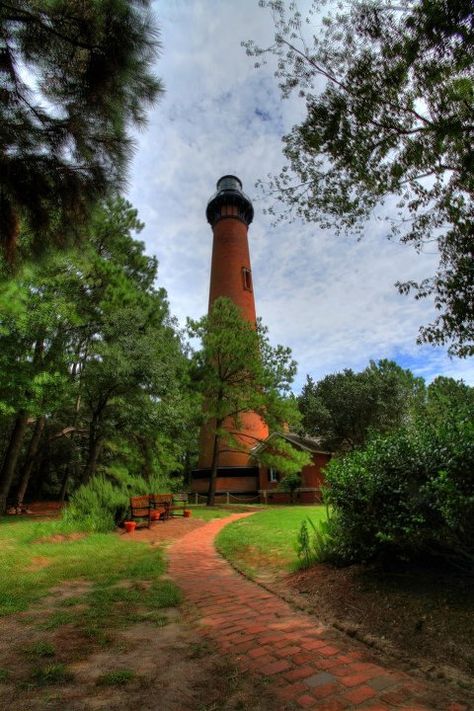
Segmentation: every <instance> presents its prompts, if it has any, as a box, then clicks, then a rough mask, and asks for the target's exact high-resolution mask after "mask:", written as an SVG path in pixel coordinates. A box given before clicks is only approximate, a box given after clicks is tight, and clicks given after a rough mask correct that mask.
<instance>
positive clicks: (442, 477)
mask: <svg viewBox="0 0 474 711" xmlns="http://www.w3.org/2000/svg"><path fill="white" fill-rule="evenodd" d="M473 473H474V424H473V422H472V418H469V417H465V416H463V415H461V414H458V415H452V416H450V415H447V416H446V417H445V418H444V419H443V420H442V421H437V422H436V423H435V424H433V423H431V422H430V421H428V420H426V419H425V420H420V421H418V422H417V423H416V425H415V426H411V427H407V428H403V429H400V430H398V431H397V432H395V433H393V434H391V435H389V436H377V437H375V438H374V439H373V440H372V441H371V442H370V443H369V444H368V446H367V447H366V448H365V449H363V450H359V451H354V452H352V453H350V454H348V455H347V456H346V457H344V458H340V459H335V460H333V461H332V462H330V464H329V465H328V466H327V467H326V480H327V491H326V500H327V502H328V503H330V504H331V506H332V508H333V515H332V517H331V519H330V521H329V523H328V527H329V533H330V538H331V545H330V548H331V556H332V558H333V559H336V560H338V561H341V562H344V563H350V562H361V561H362V562H363V561H368V560H373V559H380V558H381V559H387V558H390V557H396V558H398V559H402V560H415V559H420V557H424V558H426V557H427V556H428V557H430V558H433V557H439V558H442V559H443V561H444V562H448V563H450V564H454V565H456V566H460V567H462V568H463V569H465V570H466V569H467V570H473V569H474V477H473Z"/></svg>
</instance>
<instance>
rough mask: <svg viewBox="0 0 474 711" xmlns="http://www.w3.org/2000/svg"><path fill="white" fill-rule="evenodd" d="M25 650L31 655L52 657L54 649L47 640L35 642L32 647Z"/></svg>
mask: <svg viewBox="0 0 474 711" xmlns="http://www.w3.org/2000/svg"><path fill="white" fill-rule="evenodd" d="M25 652H26V653H27V654H28V655H30V656H32V657H54V655H55V654H56V652H55V649H54V647H53V645H52V644H50V643H49V642H43V641H40V642H36V644H34V645H33V646H32V647H29V648H28V649H26V650H25Z"/></svg>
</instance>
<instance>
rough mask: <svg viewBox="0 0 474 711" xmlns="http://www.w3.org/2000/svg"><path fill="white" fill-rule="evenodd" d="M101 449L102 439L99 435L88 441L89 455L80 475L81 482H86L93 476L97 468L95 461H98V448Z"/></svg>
mask: <svg viewBox="0 0 474 711" xmlns="http://www.w3.org/2000/svg"><path fill="white" fill-rule="evenodd" d="M101 449H102V441H101V439H100V437H97V438H95V439H93V440H91V441H90V443H89V455H88V457H87V464H86V468H85V469H84V473H83V475H82V482H81V483H82V484H87V483H88V482H89V481H90V480H91V479H92V477H93V476H95V472H96V469H97V462H98V461H99V454H100V450H101Z"/></svg>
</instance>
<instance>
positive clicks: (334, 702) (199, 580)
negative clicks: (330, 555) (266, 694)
mask: <svg viewBox="0 0 474 711" xmlns="http://www.w3.org/2000/svg"><path fill="white" fill-rule="evenodd" d="M251 515H253V514H247V513H244V514H233V515H231V516H229V517H226V518H224V519H214V520H212V521H210V522H209V523H208V524H206V525H205V526H203V527H202V528H198V529H196V530H194V531H192V532H190V533H189V534H186V535H185V536H183V537H182V538H180V539H179V540H177V541H175V542H174V543H173V544H172V546H171V547H170V548H169V551H168V555H169V574H170V576H171V577H172V578H173V579H174V580H175V582H176V583H177V584H178V585H179V586H180V587H181V589H182V590H183V592H184V595H185V597H186V599H187V600H188V601H189V602H191V603H193V604H194V605H196V606H197V608H198V609H199V612H200V614H201V620H200V624H201V626H202V630H203V635H206V636H209V638H211V639H212V640H213V641H214V642H215V643H216V644H217V646H218V647H219V648H220V649H221V650H222V651H223V652H224V653H227V654H229V655H233V656H234V657H235V658H236V661H237V664H238V665H239V666H240V668H241V669H243V670H252V672H254V673H258V674H262V675H264V676H266V677H269V678H271V680H272V682H273V684H272V689H273V691H274V693H275V695H276V696H277V697H278V698H279V699H280V701H281V703H282V706H281V707H280V709H278V711H283V709H291V708H296V709H318V710H319V711H340V710H342V709H372V711H389V709H394V708H397V709H404V710H405V711H468V706H466V705H464V704H461V703H455V702H453V701H451V700H449V699H448V696H447V695H446V696H444V698H443V691H442V689H441V688H440V686H439V685H437V684H432V683H430V682H421V681H419V680H418V679H414V678H412V677H410V676H409V675H408V674H405V673H404V672H400V671H398V670H393V669H390V668H389V667H387V666H384V665H382V664H374V663H372V662H370V661H367V660H366V659H364V654H363V652H361V651H360V650H359V649H355V648H354V645H352V644H351V642H350V640H349V639H348V640H347V641H346V640H342V641H341V639H340V638H338V639H337V640H336V641H335V634H334V631H333V630H331V628H329V627H325V626H323V625H321V624H319V625H318V624H317V622H316V621H315V619H314V617H310V616H309V615H308V614H307V613H305V612H300V611H295V610H294V609H293V608H292V607H291V606H290V605H289V604H288V603H287V602H286V601H285V600H283V599H282V598H281V597H278V596H276V595H275V594H274V593H272V592H271V591H269V590H268V589H266V588H263V587H261V586H260V585H258V584H257V583H254V582H252V581H251V580H249V579H248V578H246V577H244V576H243V575H242V574H241V573H239V572H237V571H236V570H235V569H233V568H232V567H231V566H230V565H229V563H228V562H227V561H226V560H224V558H222V557H221V556H220V555H219V553H218V552H217V551H216V549H215V546H214V540H215V537H216V535H217V534H218V533H219V532H220V531H221V530H222V528H224V526H226V525H227V524H229V523H231V522H233V521H237V520H239V519H241V518H245V517H247V516H251Z"/></svg>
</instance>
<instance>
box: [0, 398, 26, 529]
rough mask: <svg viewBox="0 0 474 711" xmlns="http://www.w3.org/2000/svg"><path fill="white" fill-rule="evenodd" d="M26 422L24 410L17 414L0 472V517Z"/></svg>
mask: <svg viewBox="0 0 474 711" xmlns="http://www.w3.org/2000/svg"><path fill="white" fill-rule="evenodd" d="M27 422H28V414H27V413H26V411H25V410H20V411H19V412H18V413H17V416H16V419H15V424H14V425H13V429H12V433H11V435H10V441H9V443H8V447H7V451H6V452H5V457H4V460H3V464H2V468H1V470H0V515H1V514H4V513H5V511H6V508H7V498H8V495H9V493H10V488H11V485H12V481H13V476H14V474H15V468H16V463H17V461H18V455H19V454H20V449H21V443H22V441H23V437H24V436H25V432H26V427H27Z"/></svg>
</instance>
